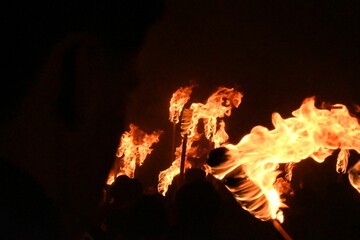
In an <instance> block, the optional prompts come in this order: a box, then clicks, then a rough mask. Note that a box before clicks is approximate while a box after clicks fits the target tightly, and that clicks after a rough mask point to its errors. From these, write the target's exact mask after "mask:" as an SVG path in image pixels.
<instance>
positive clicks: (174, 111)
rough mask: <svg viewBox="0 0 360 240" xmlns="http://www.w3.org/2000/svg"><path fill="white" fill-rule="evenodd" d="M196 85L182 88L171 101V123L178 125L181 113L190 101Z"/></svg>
mask: <svg viewBox="0 0 360 240" xmlns="http://www.w3.org/2000/svg"><path fill="white" fill-rule="evenodd" d="M193 87H194V85H191V86H188V87H184V88H182V87H180V88H179V89H178V90H176V91H175V92H174V93H173V95H172V98H171V100H170V107H169V113H170V114H169V115H170V116H169V119H170V122H173V123H178V122H179V119H180V115H181V111H182V109H183V107H184V105H185V104H186V103H187V102H188V101H189V99H190V95H191V93H192V89H193Z"/></svg>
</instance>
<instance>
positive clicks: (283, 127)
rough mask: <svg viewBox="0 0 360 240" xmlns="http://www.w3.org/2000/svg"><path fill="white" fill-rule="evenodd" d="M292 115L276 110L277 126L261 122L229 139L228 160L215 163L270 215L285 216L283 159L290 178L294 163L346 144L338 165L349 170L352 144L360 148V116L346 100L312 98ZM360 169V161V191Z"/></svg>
mask: <svg viewBox="0 0 360 240" xmlns="http://www.w3.org/2000/svg"><path fill="white" fill-rule="evenodd" d="M292 115H293V117H290V118H287V119H283V118H282V117H281V116H280V114H278V113H274V114H273V116H272V123H273V125H274V129H273V130H269V129H267V128H265V127H263V126H255V127H254V128H253V129H252V130H251V132H250V133H249V134H247V135H246V136H244V137H243V138H242V139H241V140H240V142H239V143H238V144H236V145H233V144H226V145H224V147H226V149H227V152H226V156H227V161H225V162H223V163H221V164H220V165H218V166H214V167H212V168H211V171H212V173H213V174H214V175H215V176H216V177H217V178H218V179H224V178H226V177H228V176H232V177H233V178H234V179H237V180H238V184H235V185H228V186H227V187H228V189H229V190H230V191H231V192H232V193H233V195H234V197H235V198H236V199H237V201H238V202H239V203H240V204H241V205H242V207H243V208H244V209H246V210H248V211H249V212H250V213H251V214H253V215H254V216H255V217H257V218H259V219H261V220H264V221H265V220H269V219H277V220H279V221H280V222H282V221H283V214H282V211H281V210H280V208H282V207H284V204H283V203H282V201H281V199H280V193H279V191H278V190H279V187H275V186H279V181H278V180H277V178H278V175H279V173H280V171H279V170H278V168H279V164H286V169H287V177H286V178H287V179H288V180H291V169H292V167H293V165H294V164H296V163H298V162H300V161H302V160H304V159H306V158H309V157H310V158H313V159H314V160H315V161H317V162H319V163H321V162H323V161H324V160H325V159H326V158H327V157H328V156H330V155H331V154H332V153H333V152H334V151H335V150H336V149H340V153H339V155H338V162H337V165H336V171H338V172H339V173H346V168H347V161H348V157H349V150H351V149H353V150H355V151H357V152H358V153H360V126H359V122H358V120H357V118H355V117H352V116H350V114H349V111H348V109H347V108H346V106H344V105H342V104H335V105H333V106H332V107H331V109H329V110H328V109H318V108H316V107H315V99H314V98H307V99H305V100H304V102H303V104H302V105H301V106H300V108H299V109H297V110H295V111H294V112H293V113H292ZM359 174H360V162H358V163H357V164H356V165H355V166H354V167H353V168H352V169H351V170H350V171H349V179H350V183H351V184H352V186H353V187H354V188H356V189H357V190H358V191H359V192H360V190H359V189H360V180H359V179H360V178H359ZM280 183H281V182H280ZM280 186H284V185H280ZM281 189H283V188H281Z"/></svg>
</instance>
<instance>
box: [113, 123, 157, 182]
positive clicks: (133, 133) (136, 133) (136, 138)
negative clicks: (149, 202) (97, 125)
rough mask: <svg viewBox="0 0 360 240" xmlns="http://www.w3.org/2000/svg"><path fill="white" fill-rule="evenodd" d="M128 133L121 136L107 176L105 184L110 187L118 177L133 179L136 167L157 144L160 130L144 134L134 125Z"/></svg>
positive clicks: (131, 125)
mask: <svg viewBox="0 0 360 240" xmlns="http://www.w3.org/2000/svg"><path fill="white" fill-rule="evenodd" d="M129 127H130V131H129V132H125V133H123V134H122V135H121V139H120V144H119V147H118V150H117V153H116V157H117V158H116V159H115V162H114V165H113V168H112V170H111V171H110V174H109V176H108V180H107V184H108V185H111V184H112V183H113V182H114V180H115V179H116V177H118V176H119V175H127V176H128V177H130V178H133V177H134V174H135V168H136V166H141V165H142V164H143V162H144V160H145V159H146V157H147V156H148V155H149V154H150V153H151V152H152V151H153V149H152V148H151V147H152V145H153V144H155V143H158V142H159V138H160V135H161V134H162V131H161V130H157V131H153V132H152V133H151V134H146V133H145V132H144V131H142V130H141V129H139V128H138V127H137V126H135V125H134V124H130V126H129Z"/></svg>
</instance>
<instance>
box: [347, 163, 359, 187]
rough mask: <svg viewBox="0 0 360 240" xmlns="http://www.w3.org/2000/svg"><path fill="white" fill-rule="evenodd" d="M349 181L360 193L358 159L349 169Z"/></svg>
mask: <svg viewBox="0 0 360 240" xmlns="http://www.w3.org/2000/svg"><path fill="white" fill-rule="evenodd" d="M348 177H349V182H350V184H351V186H353V187H354V188H355V189H356V190H357V191H358V192H359V193H360V161H358V162H357V163H356V164H355V165H354V166H353V167H352V168H351V169H350V170H349V175H348Z"/></svg>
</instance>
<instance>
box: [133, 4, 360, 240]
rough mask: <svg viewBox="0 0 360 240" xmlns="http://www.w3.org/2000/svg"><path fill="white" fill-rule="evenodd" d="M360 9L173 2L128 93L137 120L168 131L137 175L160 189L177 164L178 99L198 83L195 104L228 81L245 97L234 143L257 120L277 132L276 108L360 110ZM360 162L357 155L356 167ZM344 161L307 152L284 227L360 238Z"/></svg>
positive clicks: (303, 234)
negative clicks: (339, 169)
mask: <svg viewBox="0 0 360 240" xmlns="http://www.w3.org/2000/svg"><path fill="white" fill-rule="evenodd" d="M359 6H360V3H359V2H358V1H350V0H345V1H340V0H339V1H336V0H326V1H325V0H324V1H308V0H301V1H300V0H294V1H258V0H255V1H254V0H251V1H238V0H227V1H222V0H191V1H190V0H183V1H178V0H176V1H167V8H166V11H165V16H164V17H163V19H162V21H160V22H158V23H157V24H156V25H154V26H153V27H152V28H151V29H150V32H149V35H148V36H147V38H146V41H145V45H144V48H143V50H142V52H141V58H140V67H139V78H140V80H141V85H140V88H138V89H137V90H136V91H135V92H134V94H133V97H132V98H131V99H129V107H130V110H129V112H128V122H129V123H130V122H132V123H135V124H136V125H138V126H139V127H140V128H141V129H143V130H144V131H146V132H148V133H150V132H152V131H153V130H155V129H162V130H164V131H165V133H164V134H163V135H162V136H161V138H160V142H159V143H158V144H156V145H155V146H154V151H153V153H152V154H151V155H150V156H149V157H148V158H147V160H145V163H144V165H143V166H142V167H139V168H138V169H137V171H136V177H137V178H139V179H140V180H142V181H143V182H144V184H145V185H148V186H154V187H156V184H157V176H158V173H159V172H160V171H162V170H164V169H167V168H168V167H169V166H170V165H171V160H170V159H171V152H170V150H171V136H172V124H171V123H170V122H169V120H168V108H169V101H170V98H171V95H172V93H173V92H174V91H175V90H176V89H178V88H179V87H184V86H187V85H189V82H190V81H196V82H197V83H198V85H199V86H198V87H197V88H195V89H194V91H193V94H192V96H191V99H190V102H201V103H205V101H206V99H207V98H208V97H209V96H210V95H211V94H212V93H213V92H214V91H215V90H216V88H217V87H219V86H226V87H236V88H237V89H238V90H239V91H241V92H242V93H243V94H244V98H243V102H242V103H241V104H240V106H239V108H238V109H234V111H233V113H232V115H231V116H230V117H229V118H226V120H225V121H226V130H227V132H228V134H229V136H230V142H231V143H237V142H238V141H239V140H240V139H241V138H242V137H243V136H244V135H245V134H247V133H248V132H249V131H250V130H251V128H252V127H254V126H256V125H263V126H265V127H268V128H269V129H272V124H271V114H272V113H273V112H279V113H280V114H281V116H282V117H284V118H287V117H290V116H291V112H292V111H293V110H295V109H297V108H299V106H300V105H301V103H302V101H303V100H304V99H305V98H307V97H311V96H315V97H316V103H317V106H320V104H321V103H322V102H323V101H325V102H327V103H330V104H332V103H343V104H345V105H346V106H348V107H349V109H350V111H351V112H352V113H355V111H354V110H355V109H354V104H359V103H360V98H359V90H360V84H359V77H360V67H359V66H360V65H359V63H360V46H359V44H360V8H359ZM179 142H180V136H179V134H178V138H177V145H178V144H179ZM335 155H336V154H335ZM358 159H359V156H358V154H357V153H356V152H352V157H351V158H350V163H349V165H350V166H351V165H353V164H354V162H356V161H357V160H358ZM335 163H336V156H334V157H329V158H328V159H327V160H326V161H325V163H323V164H318V163H315V162H314V161H312V160H311V159H308V160H306V161H303V162H302V163H301V164H299V165H298V166H297V167H296V168H295V169H294V183H293V185H294V186H293V187H294V188H295V189H296V191H295V197H293V198H291V199H290V205H291V208H290V209H291V210H287V211H286V212H285V214H286V215H285V219H286V220H285V227H287V228H288V229H289V231H290V234H292V235H293V236H297V238H298V239H330V238H332V239H353V238H354V236H358V235H357V234H358V233H359V232H358V230H357V228H358V226H359V223H360V222H359V218H358V216H359V213H360V210H359V203H360V197H359V194H358V193H357V192H356V191H355V190H354V189H352V187H351V186H350V185H349V182H348V180H347V175H339V174H337V173H336V171H335ZM300 185H301V187H300ZM327 237H330V238H327Z"/></svg>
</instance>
